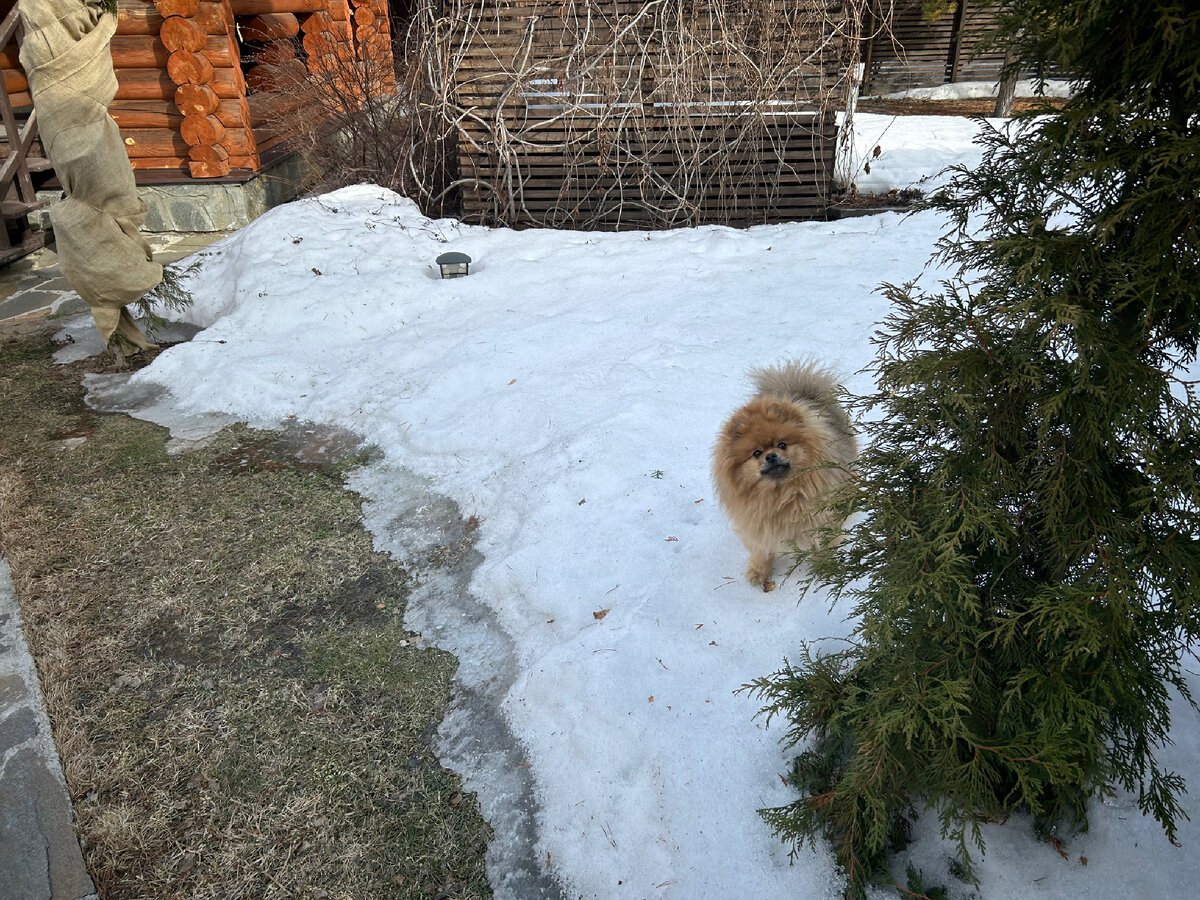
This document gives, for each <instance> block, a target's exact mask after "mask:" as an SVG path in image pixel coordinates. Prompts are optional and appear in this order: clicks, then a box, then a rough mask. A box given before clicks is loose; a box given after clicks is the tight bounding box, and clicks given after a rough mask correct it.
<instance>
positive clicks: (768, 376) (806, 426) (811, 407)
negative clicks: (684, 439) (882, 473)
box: [713, 362, 858, 591]
mask: <svg viewBox="0 0 1200 900" xmlns="http://www.w3.org/2000/svg"><path fill="white" fill-rule="evenodd" d="M750 377H751V378H752V379H753V381H754V384H755V387H756V389H757V393H756V394H755V396H754V397H753V398H752V399H751V400H750V401H749V402H748V403H747V404H746V405H745V406H743V407H741V408H740V409H738V410H737V411H736V412H735V413H734V414H733V415H732V416H730V418H729V421H728V422H726V423H725V426H724V427H723V428H722V429H721V433H720V434H719V435H718V437H717V445H716V447H715V448H714V450H713V480H714V481H715V482H716V487H717V495H718V497H719V498H720V501H721V505H722V506H723V507H724V509H725V511H726V512H727V513H728V514H729V518H730V519H731V520H732V522H733V527H734V530H735V531H737V533H738V536H739V537H741V539H742V543H744V544H745V545H746V549H747V550H749V551H750V565H749V566H748V567H747V569H746V577H747V578H748V579H749V580H750V581H751V582H753V583H755V584H761V585H762V587H763V590H765V591H769V590H771V589H772V588H774V587H775V582H774V581H772V580H771V573H772V569H773V568H774V565H775V555H776V554H777V553H780V552H784V551H786V550H788V549H789V548H790V545H791V543H792V542H794V543H795V544H796V545H797V546H798V547H800V548H811V547H814V546H816V544H817V542H818V541H819V540H820V532H821V530H822V529H826V528H832V527H837V526H839V525H841V524H842V523H841V521H840V519H839V518H837V517H835V516H834V515H833V514H832V513H828V512H825V511H822V510H821V509H820V503H821V500H822V499H823V497H824V496H825V495H826V494H827V493H828V492H829V491H830V490H832V489H833V488H835V487H836V486H837V485H839V484H840V483H841V482H843V481H844V480H845V479H846V478H847V477H848V475H849V466H850V465H851V463H853V462H854V460H855V459H856V458H857V456H858V442H857V441H856V439H855V436H854V429H853V428H852V427H851V425H850V418H849V416H847V415H846V411H845V410H844V409H843V408H842V406H841V405H840V404H839V403H838V401H837V398H836V395H835V392H836V389H837V382H836V380H835V379H834V376H833V375H832V374H831V373H830V372H829V371H828V370H826V369H824V368H821V367H820V366H817V365H813V364H811V363H806V364H802V363H795V362H791V363H785V364H783V365H780V366H770V367H766V368H760V369H754V370H752V371H751V372H750Z"/></svg>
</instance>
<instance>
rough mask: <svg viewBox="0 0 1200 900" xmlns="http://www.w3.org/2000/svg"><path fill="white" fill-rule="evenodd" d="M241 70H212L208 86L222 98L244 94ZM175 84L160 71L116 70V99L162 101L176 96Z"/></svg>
mask: <svg viewBox="0 0 1200 900" xmlns="http://www.w3.org/2000/svg"><path fill="white" fill-rule="evenodd" d="M241 74H242V73H241V70H240V69H214V70H213V76H212V80H211V81H209V82H208V86H209V87H210V88H212V90H213V92H214V93H215V94H216V95H217V96H218V97H220V98H222V99H232V98H234V97H239V96H241V95H242V94H243V93H245V82H244V81H243V80H242V77H241ZM177 87H178V85H177V84H176V83H175V82H174V81H172V80H171V76H170V75H168V74H167V73H166V72H165V71H163V70H162V69H117V94H116V98H115V99H117V100H163V99H170V98H173V97H174V96H175V90H176V88H177Z"/></svg>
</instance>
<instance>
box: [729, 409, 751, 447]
mask: <svg viewBox="0 0 1200 900" xmlns="http://www.w3.org/2000/svg"><path fill="white" fill-rule="evenodd" d="M746 425H747V422H746V417H745V416H743V415H741V414H738V415H735V416H733V418H731V419H730V420H729V421H728V422H726V423H725V434H726V435H727V436H728V437H729V439H730V440H734V441H736V440H737V439H738V438H740V437H741V436H742V435H743V434H745V433H746Z"/></svg>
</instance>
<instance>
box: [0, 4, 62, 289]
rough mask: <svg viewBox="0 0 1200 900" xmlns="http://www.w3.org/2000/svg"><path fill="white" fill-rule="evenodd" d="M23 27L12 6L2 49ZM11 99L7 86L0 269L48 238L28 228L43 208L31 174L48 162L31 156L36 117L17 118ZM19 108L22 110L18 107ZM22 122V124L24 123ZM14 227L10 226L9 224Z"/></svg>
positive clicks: (1, 100)
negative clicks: (35, 213)
mask: <svg viewBox="0 0 1200 900" xmlns="http://www.w3.org/2000/svg"><path fill="white" fill-rule="evenodd" d="M20 27H21V17H20V15H19V13H18V11H17V7H16V4H13V7H12V9H11V10H9V12H8V15H6V16H5V17H4V22H3V24H0V47H4V46H6V45H7V44H8V43H9V41H11V40H12V39H13V37H14V36H15V35H18V34H19V32H20ZM13 99H14V98H12V97H10V96H9V92H8V84H7V83H6V84H5V85H4V89H3V90H2V91H0V120H2V124H3V127H4V135H3V138H2V139H0V157H2V159H3V162H0V217H2V218H3V220H4V221H3V223H2V226H3V227H2V228H0V265H2V264H4V263H7V262H11V261H12V260H14V259H17V258H18V257H21V256H24V255H25V254H26V253H29V252H31V251H33V250H36V249H37V248H38V247H41V246H44V245H45V243H46V235H45V233H44V232H41V231H33V230H32V229H31V228H30V227H29V219H28V216H29V213H30V212H32V211H33V210H35V209H37V208H38V207H40V206H42V205H43V204H42V203H40V202H39V201H38V199H37V191H36V190H34V186H33V177H32V173H33V172H37V171H44V170H46V169H48V168H50V163H49V161H48V160H46V159H44V158H42V157H41V156H35V155H31V150H33V149H34V147H35V141H36V138H37V113H36V112H35V111H34V110H33V109H32V107H30V108H29V110H28V113H27V114H24V115H21V116H18V115H17V111H16V110H15V109H14V107H13ZM15 99H16V101H17V103H18V104H20V105H21V106H24V105H28V103H29V95H28V93H24V92H19V93H18V96H17V97H16V98H15ZM18 108H20V106H18ZM21 120H23V121H21ZM10 223H11V224H10Z"/></svg>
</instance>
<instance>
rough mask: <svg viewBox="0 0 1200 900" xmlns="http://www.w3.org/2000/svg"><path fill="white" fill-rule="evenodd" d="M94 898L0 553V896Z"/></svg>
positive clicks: (7, 899) (15, 899) (19, 899)
mask: <svg viewBox="0 0 1200 900" xmlns="http://www.w3.org/2000/svg"><path fill="white" fill-rule="evenodd" d="M95 897H96V893H95V888H94V887H93V886H92V879H91V878H90V877H89V876H88V872H87V868H86V867H85V866H84V864H83V854H82V853H81V852H80V850H79V841H78V839H77V838H76V836H75V825H74V815H73V813H72V811H71V800H70V798H69V797H68V795H67V785H66V782H65V781H64V780H63V774H62V766H61V765H60V764H59V760H58V751H57V750H56V749H55V747H54V739H53V737H51V734H50V720H49V718H48V717H47V716H46V706H45V702H44V701H43V699H42V690H41V688H40V687H39V685H38V680H37V670H36V669H35V668H34V664H33V657H32V656H30V654H29V648H28V646H27V645H26V642H25V634H24V632H23V631H22V627H21V613H20V610H19V609H18V607H17V598H16V596H15V595H14V594H13V586H12V578H11V577H10V575H9V569H8V564H7V563H6V562H4V560H2V559H0V900H82V898H95Z"/></svg>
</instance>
